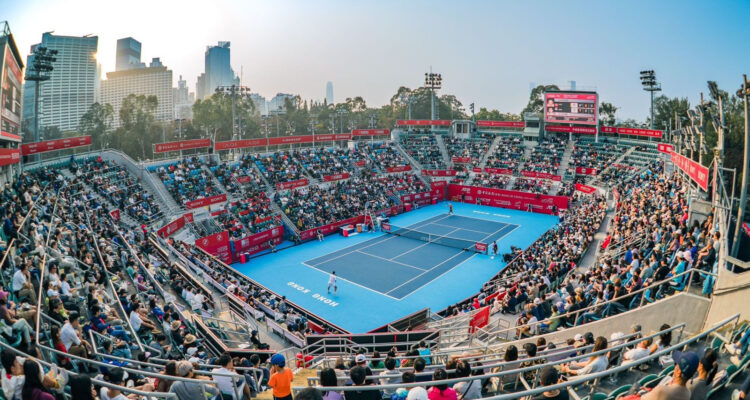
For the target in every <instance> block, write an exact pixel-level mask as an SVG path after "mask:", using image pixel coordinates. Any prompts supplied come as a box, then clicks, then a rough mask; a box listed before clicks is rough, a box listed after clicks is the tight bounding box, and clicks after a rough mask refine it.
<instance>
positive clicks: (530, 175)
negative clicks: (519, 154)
mask: <svg viewBox="0 0 750 400" xmlns="http://www.w3.org/2000/svg"><path fill="white" fill-rule="evenodd" d="M521 176H523V177H526V178H539V179H550V180H553V181H555V182H560V181H562V176H560V175H555V174H548V173H546V172H536V171H521Z"/></svg>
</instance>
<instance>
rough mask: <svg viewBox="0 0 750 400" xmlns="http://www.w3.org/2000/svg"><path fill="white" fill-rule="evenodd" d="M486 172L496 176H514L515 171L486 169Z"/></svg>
mask: <svg viewBox="0 0 750 400" xmlns="http://www.w3.org/2000/svg"><path fill="white" fill-rule="evenodd" d="M484 172H486V173H488V174H494V175H513V170H512V169H509V168H485V169H484Z"/></svg>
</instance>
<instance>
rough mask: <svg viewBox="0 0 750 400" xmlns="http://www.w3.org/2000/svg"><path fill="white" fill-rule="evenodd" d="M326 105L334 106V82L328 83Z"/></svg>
mask: <svg viewBox="0 0 750 400" xmlns="http://www.w3.org/2000/svg"><path fill="white" fill-rule="evenodd" d="M326 103H328V104H333V82H331V81H328V82H326Z"/></svg>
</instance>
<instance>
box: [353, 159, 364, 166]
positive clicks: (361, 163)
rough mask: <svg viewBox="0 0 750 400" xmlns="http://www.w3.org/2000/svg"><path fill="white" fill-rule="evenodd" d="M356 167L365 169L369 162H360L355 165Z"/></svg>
mask: <svg viewBox="0 0 750 400" xmlns="http://www.w3.org/2000/svg"><path fill="white" fill-rule="evenodd" d="M354 165H355V166H357V167H364V166H365V165H367V161H365V160H359V161H356V162H355V163H354Z"/></svg>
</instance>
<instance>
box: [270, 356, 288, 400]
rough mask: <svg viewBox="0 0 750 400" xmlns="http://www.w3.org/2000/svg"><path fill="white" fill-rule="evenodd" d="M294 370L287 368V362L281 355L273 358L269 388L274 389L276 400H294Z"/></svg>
mask: <svg viewBox="0 0 750 400" xmlns="http://www.w3.org/2000/svg"><path fill="white" fill-rule="evenodd" d="M293 378H294V375H293V374H292V370H291V369H289V368H287V367H286V360H285V359H284V356H282V355H281V354H274V355H273V357H271V379H269V380H268V386H270V387H271V388H273V397H274V400H292V379H293Z"/></svg>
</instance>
